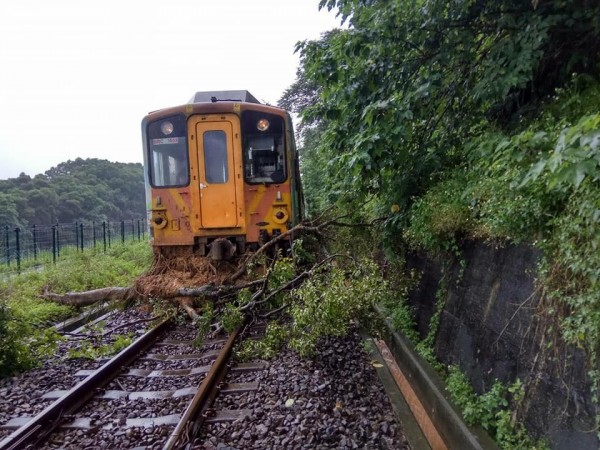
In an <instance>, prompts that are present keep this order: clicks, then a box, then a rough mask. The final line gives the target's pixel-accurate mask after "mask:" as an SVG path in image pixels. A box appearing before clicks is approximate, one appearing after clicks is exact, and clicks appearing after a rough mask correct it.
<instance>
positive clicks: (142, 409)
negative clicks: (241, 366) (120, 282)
mask: <svg viewBox="0 0 600 450" xmlns="http://www.w3.org/2000/svg"><path fill="white" fill-rule="evenodd" d="M131 313H132V312H131V311H126V312H124V313H122V314H121V313H119V314H117V315H115V317H114V318H111V319H110V320H111V325H110V326H118V325H114V324H113V322H112V320H117V321H118V320H122V322H115V323H116V324H119V323H125V322H132V321H134V320H135V318H133V317H132V316H131ZM139 317H140V318H143V317H144V316H139ZM144 325H145V324H141V325H140V324H138V325H133V326H132V329H131V330H129V331H130V332H131V333H132V334H135V335H137V334H138V333H139V334H141V332H143V327H144ZM121 331H122V332H127V330H119V332H121ZM196 331H197V328H196V327H195V326H194V325H191V324H188V325H184V326H178V327H177V329H176V330H174V331H171V332H169V333H168V334H167V335H165V336H163V338H162V339H163V340H168V339H171V340H178V341H185V343H184V344H174V343H167V344H162V345H156V346H154V347H153V348H152V349H151V350H149V351H148V353H149V354H169V355H177V354H189V353H201V352H204V351H208V350H215V349H219V348H220V347H221V346H222V345H223V342H222V341H221V342H207V343H206V345H204V346H203V347H201V348H198V347H195V346H193V345H192V342H191V341H192V340H193V339H194V337H195V334H196ZM134 337H135V336H134ZM68 345H69V344H68V343H67V342H66V343H63V344H61V350H60V352H58V353H57V355H55V356H54V357H53V358H51V359H49V360H48V361H46V362H44V366H43V367H42V368H41V369H38V370H35V371H31V372H28V373H26V374H22V375H20V376H19V377H14V378H11V379H8V380H2V381H0V424H2V423H5V422H6V421H7V420H8V419H10V418H11V417H13V416H17V415H20V416H22V415H34V414H35V413H37V412H39V411H41V410H42V409H43V408H44V407H45V406H47V405H48V404H49V402H41V401H40V399H39V397H40V396H41V395H43V394H44V393H45V392H48V391H50V390H56V389H69V388H71V387H72V386H73V385H74V384H75V383H77V382H79V381H80V380H81V378H80V377H74V376H73V374H74V373H75V372H76V371H77V370H79V369H95V368H97V367H98V366H99V365H100V362H98V361H90V360H65V358H64V355H65V353H66V351H68V348H69V347H68ZM209 362H210V359H202V360H192V361H185V360H183V361H180V360H174V361H172V360H168V361H156V360H150V359H147V358H146V359H143V358H142V359H141V360H139V361H137V362H135V363H134V364H133V365H132V366H131V368H145V369H152V370H167V369H168V370H170V369H179V368H191V367H198V366H202V365H207V364H208V363H209ZM265 367H266V368H265V369H262V370H258V371H251V372H236V371H230V373H229V374H228V377H227V381H228V382H230V383H248V382H258V383H259V388H258V390H257V391H254V392H247V393H243V394H235V395H220V396H218V397H217V401H216V404H215V406H214V408H215V409H216V410H224V409H227V410H232V409H247V410H250V411H251V414H250V416H249V417H246V418H244V419H240V420H237V421H235V422H229V423H215V424H208V425H205V427H204V429H203V432H202V435H201V436H200V437H199V439H198V440H197V441H196V442H195V443H194V447H193V448H195V449H210V450H212V449H221V450H227V449H229V450H235V449H239V450H242V449H282V448H284V449H287V448H294V449H296V448H297V449H304V448H306V449H330V448H336V449H354V448H361V449H363V448H368V449H408V448H409V446H408V444H407V442H406V439H405V437H404V435H403V433H402V430H401V429H400V427H399V425H398V423H397V422H396V419H395V416H394V414H393V411H392V408H391V405H390V403H389V400H388V399H387V396H386V394H385V391H384V390H383V387H382V386H381V383H380V381H379V379H378V378H377V374H376V372H375V369H374V368H373V367H372V366H371V361H370V360H369V359H368V358H367V356H366V355H365V354H364V352H363V350H362V341H361V340H360V337H359V336H358V334H357V333H356V332H353V333H352V334H351V335H350V336H348V337H346V338H335V339H334V338H330V339H325V340H323V341H322V342H321V343H320V345H319V347H318V349H317V355H316V356H315V357H314V358H312V359H302V358H299V357H298V356H297V355H296V354H295V353H293V352H291V351H284V352H283V353H282V354H281V355H280V356H279V357H278V358H277V359H275V360H273V361H269V362H265ZM203 378H204V375H202V374H198V375H188V376H169V377H138V376H120V377H119V378H118V381H116V380H115V381H112V382H111V383H109V385H107V386H106V389H107V390H119V391H122V390H126V391H128V392H140V391H166V390H175V389H181V388H188V387H191V386H194V387H195V386H198V385H199V383H200V382H201V381H202V379H203ZM190 399H191V397H190V396H183V397H179V398H168V399H137V400H130V399H128V398H119V399H113V400H103V399H94V400H92V401H91V402H90V403H89V404H87V405H86V406H84V408H83V409H82V410H81V411H80V412H78V413H77V416H78V417H87V418H90V419H92V424H91V425H92V428H91V429H88V430H83V429H73V430H66V429H61V430H60V431H58V432H56V433H53V434H52V436H51V437H50V439H49V440H48V441H47V442H46V443H45V444H44V446H43V447H36V448H45V449H56V448H65V449H80V448H90V449H96V448H98V449H100V448H114V449H120V448H148V449H153V448H162V446H163V445H164V443H165V442H166V440H167V439H168V437H169V435H170V433H171V432H172V431H173V429H174V427H173V426H169V425H160V424H158V423H156V424H154V425H151V426H147V427H129V428H127V427H126V426H125V424H126V423H127V420H128V419H133V418H146V419H152V418H158V417H163V416H168V415H179V414H181V413H182V412H183V411H184V410H185V408H186V406H187V404H188V402H189V401H190ZM8 434H10V431H6V430H0V439H1V438H2V437H4V436H6V435H8Z"/></svg>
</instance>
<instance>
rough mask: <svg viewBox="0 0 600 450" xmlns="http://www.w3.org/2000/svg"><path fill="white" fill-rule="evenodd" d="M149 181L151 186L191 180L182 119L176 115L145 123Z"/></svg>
mask: <svg viewBox="0 0 600 450" xmlns="http://www.w3.org/2000/svg"><path fill="white" fill-rule="evenodd" d="M148 141H149V142H148V144H149V148H150V183H151V184H152V186H154V187H172V186H186V185H188V184H189V182H190V170H189V162H188V149H187V138H186V131H185V119H184V118H183V117H179V116H175V117H169V118H166V119H162V120H158V121H156V122H153V123H151V124H149V125H148Z"/></svg>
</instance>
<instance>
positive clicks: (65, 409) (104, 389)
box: [0, 321, 263, 450]
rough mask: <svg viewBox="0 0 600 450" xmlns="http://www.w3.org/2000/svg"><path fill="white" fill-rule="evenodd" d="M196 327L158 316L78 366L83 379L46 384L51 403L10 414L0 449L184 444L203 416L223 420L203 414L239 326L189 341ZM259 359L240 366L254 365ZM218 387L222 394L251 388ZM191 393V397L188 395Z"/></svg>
mask: <svg viewBox="0 0 600 450" xmlns="http://www.w3.org/2000/svg"><path fill="white" fill-rule="evenodd" d="M196 331H197V329H196V328H195V327H193V326H190V325H187V326H186V325H184V326H178V327H174V326H173V324H172V323H171V322H169V321H163V322H161V323H160V324H159V325H157V326H156V327H154V328H152V329H151V330H149V331H148V332H147V333H145V334H144V335H143V336H141V337H140V338H138V339H137V340H136V341H135V342H133V343H132V344H131V345H130V346H129V347H127V348H126V349H125V350H123V351H121V352H120V353H119V354H117V355H116V356H115V357H114V358H112V359H110V360H109V361H107V362H106V363H105V364H103V365H102V366H101V367H100V368H98V369H88V370H80V371H78V372H77V373H76V374H75V376H76V377H80V378H82V381H81V382H79V383H78V384H77V385H76V386H75V387H73V388H72V389H70V390H69V391H62V390H58V391H51V392H47V393H45V394H44V395H43V396H42V397H41V399H43V400H45V401H48V400H52V401H53V402H52V403H51V404H50V405H49V406H48V407H46V408H45V409H44V410H43V411H42V412H40V413H39V414H37V415H36V416H35V417H28V416H20V417H14V418H13V419H11V420H10V421H8V422H7V423H5V424H4V425H3V426H2V428H4V429H11V430H14V431H13V432H12V433H11V434H10V435H9V436H7V437H6V438H5V439H4V440H2V441H0V449H2V450H4V449H11V450H12V449H19V448H83V447H95V446H98V447H107V446H108V447H110V446H113V447H118V448H123V447H126V448H135V447H143V448H165V449H174V448H183V447H184V446H185V445H186V443H188V442H190V441H191V440H192V439H193V438H194V437H195V434H196V433H197V432H198V430H199V429H200V427H201V424H202V423H203V421H205V420H207V419H208V420H210V421H215V420H216V421H223V420H225V421H227V420H236V419H239V418H240V412H236V413H229V414H228V413H227V412H224V413H223V414H221V416H219V417H211V418H208V417H207V415H206V414H205V412H206V410H207V409H208V406H209V404H210V402H211V401H212V400H213V399H214V397H215V395H216V393H217V392H218V390H217V389H215V386H216V385H217V384H218V383H219V382H221V381H222V380H223V378H224V376H225V375H226V373H227V370H228V369H229V367H228V364H227V362H228V359H229V355H230V353H231V348H232V346H233V343H234V341H235V339H236V337H237V335H238V333H239V330H238V332H236V333H233V334H232V335H231V336H230V337H229V338H228V339H227V340H224V339H221V340H213V341H207V342H205V343H204V344H203V346H202V348H200V349H198V348H195V347H194V346H193V342H192V341H193V339H194V337H195V333H196ZM262 368H263V366H262V365H260V364H259V365H256V364H245V365H238V366H237V367H235V368H234V370H238V371H252V370H260V369H262ZM253 388H254V387H253V386H251V385H237V386H231V387H229V388H227V387H224V386H222V389H221V391H222V392H223V393H224V394H227V393H230V392H239V391H240V390H242V391H243V390H248V389H253ZM190 398H191V401H190Z"/></svg>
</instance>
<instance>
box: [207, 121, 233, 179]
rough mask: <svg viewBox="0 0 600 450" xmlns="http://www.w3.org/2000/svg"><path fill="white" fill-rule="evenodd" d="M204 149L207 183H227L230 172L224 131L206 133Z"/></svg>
mask: <svg viewBox="0 0 600 450" xmlns="http://www.w3.org/2000/svg"><path fill="white" fill-rule="evenodd" d="M203 147H204V168H205V171H206V182H207V183H212V184H222V183H227V180H228V179H229V170H228V163H227V136H226V134H225V132H224V131H222V130H213V131H205V132H204V135H203Z"/></svg>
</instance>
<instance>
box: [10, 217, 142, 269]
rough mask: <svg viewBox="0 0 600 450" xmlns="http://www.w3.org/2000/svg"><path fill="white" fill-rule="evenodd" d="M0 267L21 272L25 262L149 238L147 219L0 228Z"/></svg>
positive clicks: (39, 262)
mask: <svg viewBox="0 0 600 450" xmlns="http://www.w3.org/2000/svg"><path fill="white" fill-rule="evenodd" d="M0 236H1V239H0V271H4V272H7V271H8V272H11V271H17V272H20V271H21V269H22V268H23V267H24V266H25V265H33V266H38V265H43V264H47V263H53V262H54V263H55V262H56V260H57V259H58V258H60V257H61V255H62V256H64V255H66V254H68V253H70V252H83V251H85V250H86V249H92V248H93V249H97V250H101V251H103V252H106V250H107V249H108V248H110V247H111V246H112V245H116V244H124V243H125V242H126V241H135V240H137V241H141V240H143V239H145V238H146V219H130V220H121V221H116V222H111V221H105V222H98V223H97V222H75V223H72V224H65V223H56V224H54V225H32V226H30V227H25V228H19V227H10V226H8V225H6V226H4V227H3V228H0Z"/></svg>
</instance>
